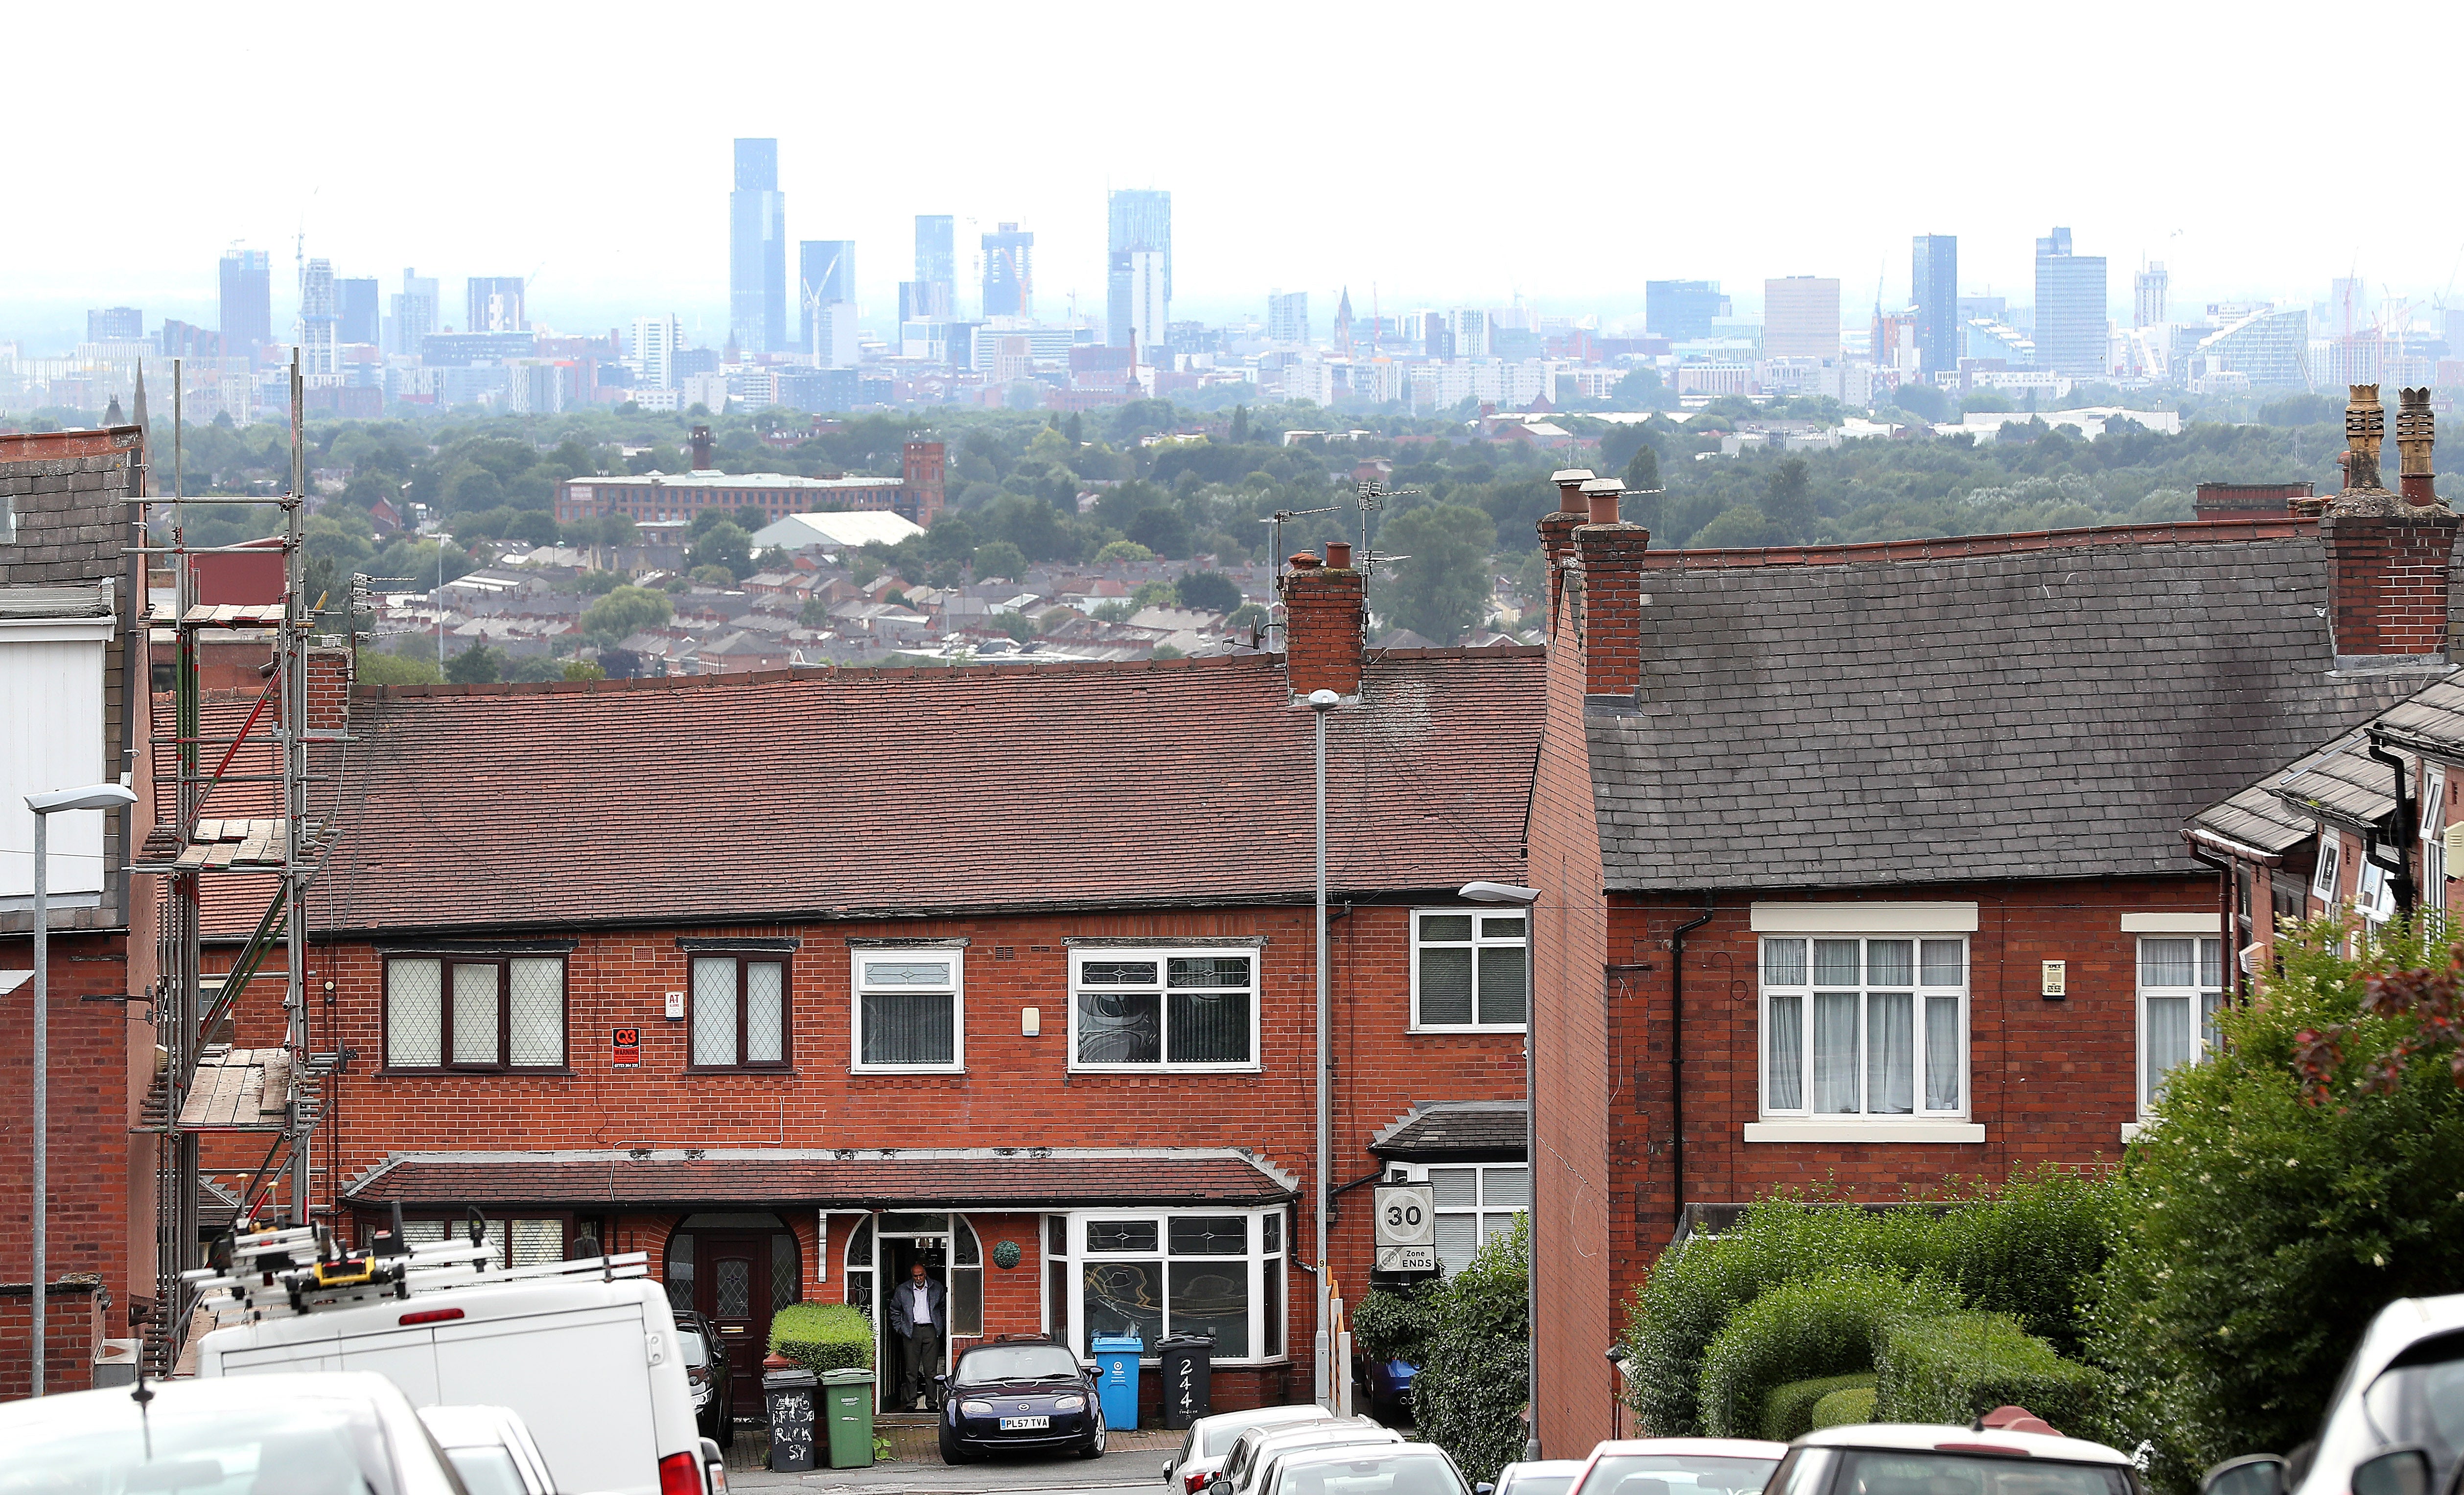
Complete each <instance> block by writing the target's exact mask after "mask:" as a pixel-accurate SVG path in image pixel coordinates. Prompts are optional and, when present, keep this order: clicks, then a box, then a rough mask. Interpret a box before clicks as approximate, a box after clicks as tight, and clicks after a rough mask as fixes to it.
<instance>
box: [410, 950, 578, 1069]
mask: <svg viewBox="0 0 2464 1495" xmlns="http://www.w3.org/2000/svg"><path fill="white" fill-rule="evenodd" d="M564 1053H565V1035H564V960H563V958H562V957H561V956H393V957H391V958H388V959H387V960H386V962H385V1064H386V1066H388V1067H390V1068H395V1069H487V1070H495V1069H561V1068H562V1067H563V1066H564Z"/></svg>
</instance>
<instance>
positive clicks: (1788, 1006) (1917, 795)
mask: <svg viewBox="0 0 2464 1495" xmlns="http://www.w3.org/2000/svg"><path fill="white" fill-rule="evenodd" d="M2422 460H2423V462H2424V463H2425V464H2426V462H2427V453H2426V449H2425V452H2424V454H2423V457H2422ZM2424 471H2425V472H2426V471H2427V468H2426V466H2425V468H2424ZM1586 478H1588V474H1585V473H1567V474H1561V491H1562V493H1563V495H1564V497H1563V500H1562V502H1561V505H1560V512H1559V513H1556V514H1553V515H1551V516H1549V517H1547V518H1544V519H1543V520H1542V521H1541V524H1540V529H1541V538H1542V542H1543V544H1544V546H1545V548H1546V549H1547V551H1548V553H1549V555H1550V557H1551V562H1552V577H1553V582H1552V588H1551V589H1552V593H1553V595H1552V598H1551V611H1550V633H1549V637H1550V644H1549V671H1548V721H1547V725H1546V728H1545V730H1544V734H1543V744H1542V750H1541V757H1540V764H1539V770H1538V773H1537V776H1536V778H1535V780H1534V785H1533V798H1532V826H1531V877H1532V885H1533V886H1535V887H1537V888H1539V889H1540V890H1542V893H1543V898H1542V902H1541V904H1540V906H1539V909H1538V912H1537V920H1538V945H1537V951H1536V965H1535V976H1536V979H1537V982H1538V999H1537V1012H1536V1019H1537V1022H1536V1031H1537V1035H1538V1037H1537V1044H1538V1049H1539V1059H1538V1062H1539V1079H1538V1083H1537V1087H1536V1093H1537V1095H1538V1097H1539V1113H1538V1117H1537V1125H1538V1132H1539V1137H1538V1155H1539V1156H1540V1157H1541V1158H1542V1159H1544V1160H1545V1161H1544V1166H1542V1167H1541V1168H1540V1169H1539V1171H1538V1173H1537V1175H1536V1176H1535V1178H1534V1180H1533V1182H1534V1186H1535V1190H1536V1196H1537V1205H1536V1210H1537V1218H1538V1220H1539V1221H1540V1223H1541V1250H1540V1270H1541V1291H1542V1304H1541V1323H1540V1345H1541V1354H1542V1362H1541V1388H1540V1397H1539V1420H1540V1428H1541V1435H1542V1440H1543V1445H1544V1449H1545V1451H1546V1452H1547V1453H1549V1454H1550V1455H1551V1456H1560V1457H1562V1456H1566V1455H1569V1454H1573V1453H1578V1452H1580V1451H1581V1450H1583V1449H1587V1448H1589V1447H1590V1446H1591V1444H1592V1442H1593V1441H1594V1440H1595V1439H1598V1438H1602V1437H1606V1436H1610V1434H1611V1432H1612V1428H1613V1426H1615V1422H1616V1414H1615V1412H1614V1408H1615V1406H1616V1400H1615V1394H1616V1387H1615V1384H1614V1380H1613V1376H1614V1370H1613V1367H1612V1366H1611V1365H1610V1363H1609V1362H1608V1361H1607V1360H1606V1359H1605V1358H1604V1357H1603V1352H1605V1351H1606V1350H1607V1348H1608V1347H1609V1346H1610V1345H1611V1344H1612V1343H1613V1342H1614V1340H1615V1338H1616V1337H1617V1334H1618V1333H1619V1332H1620V1331H1621V1330H1622V1329H1623V1326H1624V1314H1625V1306H1626V1305H1627V1304H1628V1303H1629V1302H1630V1301H1631V1297H1632V1293H1633V1289H1634V1288H1635V1287H1636V1286H1638V1285H1639V1282H1640V1280H1641V1278H1642V1277H1643V1275H1644V1273H1645V1272H1646V1271H1647V1269H1648V1268H1649V1265H1650V1264H1651V1263H1652V1262H1653V1261H1654V1260H1655V1259H1656V1258H1657V1257H1658V1256H1659V1254H1660V1253H1661V1251H1663V1250H1665V1249H1667V1248H1668V1247H1669V1246H1670V1245H1671V1243H1672V1242H1682V1241H1683V1239H1684V1238H1685V1237H1686V1236H1687V1235H1688V1234H1689V1233H1691V1232H1693V1231H1699V1230H1709V1229H1716V1228H1718V1227H1719V1226H1720V1225H1721V1224H1723V1223H1725V1222H1726V1221H1727V1220H1732V1219H1733V1218H1734V1216H1735V1213H1736V1212H1737V1211H1738V1210H1739V1209H1740V1208H1741V1207H1742V1206H1743V1205H1745V1204H1746V1203H1748V1202H1749V1201H1751V1200H1752V1199H1754V1198H1757V1197H1759V1196H1762V1195H1764V1194H1767V1193H1769V1192H1771V1190H1774V1189H1777V1188H1782V1187H1791V1188H1799V1187H1809V1186H1825V1187H1833V1188H1837V1190H1839V1191H1841V1192H1843V1193H1844V1194H1846V1195H1847V1196H1849V1197H1851V1198H1858V1199H1863V1200H1889V1199H1896V1198H1902V1197H1903V1191H1906V1190H1909V1189H1913V1188H1923V1187H1927V1186H1939V1185H1940V1184H1941V1183H1942V1182H1943V1181H1944V1179H1945V1178H1946V1177H1947V1176H1971V1177H1973V1176H1982V1177H1985V1178H1989V1179H1991V1178H1999V1177H2001V1176H2004V1175H2006V1174H2008V1173H2009V1172H2010V1171H2012V1170H2013V1169H2015V1168H2021V1167H2025V1166H2028V1165H2031V1164H2035V1163H2039V1162H2059V1163H2090V1162H2093V1161H2096V1160H2099V1159H2102V1160H2106V1161H2112V1160H2117V1159H2118V1157H2119V1154H2120V1153H2121V1150H2122V1147H2123V1142H2124V1140H2125V1138H2127V1137H2128V1136H2130V1135H2133V1134H2135V1131H2136V1128H2137V1126H2138V1124H2139V1122H2140V1120H2141V1117H2142V1112H2143V1108H2144V1106H2145V1101H2146V1098H2147V1096H2148V1094H2149V1093H2150V1088H2151V1077H2161V1074H2162V1070H2163V1067H2164V1066H2165V1065H2167V1064H2169V1063H2173V1062H2179V1061H2180V1060H2183V1059H2186V1058H2189V1057H2191V1056H2193V1055H2194V1054H2195V1052H2196V1047H2195V1043H2190V1044H2185V1041H2184V1039H2183V1036H2182V1033H2181V1015H2182V1011H2183V1010H2184V1008H2183V1004H2182V1001H2181V999H2183V998H2185V996H2186V994H2187V997H2188V1000H2189V1003H2190V1004H2191V1005H2192V1006H2195V1005H2196V1004H2197V1002H2198V1001H2200V1000H2202V994H2206V997H2205V1000H2210V1001H2212V1000H2214V994H2215V993H2216V992H2218V991H2219V990H2221V989H2222V987H2223V986H2224V983H2225V982H2226V980H2227V976H2228V973H2229V972H2230V971H2231V970H2232V969H2233V966H2234V964H2235V962H2234V961H2233V958H2232V956H2233V948H2232V946H2230V945H2228V943H2227V940H2228V937H2229V936H2230V938H2231V939H2232V940H2233V942H2234V943H2235V944H2239V943H2246V942H2247V941H2246V939H2244V938H2243V936H2242V935H2241V934H2238V933H2236V932H2234V931H2229V930H2228V929H2227V928H2226V927H2225V925H2226V919H2227V916H2228V910H2227V909H2226V907H2225V905H2224V903H2223V902H2222V900H2221V899H2220V896H2219V890H2218V882H2217V875H2216V872H2215V870H2214V868H2212V867H2211V865H2209V864H2207V863H2203V862H2202V861H2201V860H2199V859H2198V858H2197V857H2195V856H2194V855H2193V854H2192V844H2191V843H2189V842H2186V840H2185V837H2184V825H2185V823H2186V822H2188V821H2189V819H2190V818H2191V817H2192V816H2193V815H2195V814H2197V813H2198V812H2199V811H2200V810H2201V809H2202V808H2203V807H2204V806H2208V805H2211V804H2214V803H2216V802H2218V801H2221V800H2223V799H2225V798H2227V797H2228V796H2230V795H2232V794H2233V793H2234V792H2235V791H2237V790H2240V789H2242V788H2244V787H2245V786H2247V785H2249V784H2251V783H2252V782H2253V781H2254V780H2256V779H2258V778H2259V776H2260V775H2262V774H2264V773H2266V772H2267V771H2268V770H2270V769H2271V768H2273V767H2274V766H2276V765H2278V764H2282V763H2285V762H2287V761H2288V760H2290V759H2292V758H2294V757H2295V756H2296V755H2297V754H2299V753H2302V752H2304V751H2307V750H2309V749H2312V748H2314V747H2315V746H2316V745H2317V744H2319V743H2321V742H2322V741H2325V740H2327V739H2329V738H2331V737H2335V736H2336V735H2337V734H2338V733H2340V732H2343V731H2345V730H2348V729H2350V728H2353V727H2354V726H2356V725H2357V724H2359V723H2361V722H2363V721H2365V720H2367V719H2368V718H2370V717H2372V716H2373V715H2375V714H2377V713H2380V712H2382V711H2385V710H2386V709H2387V708H2388V707H2390V706H2392V705H2394V704H2395V703H2396V702H2398V701H2400V700H2403V699H2404V698H2405V697H2407V696H2409V695H2410V694H2412V693H2414V692H2416V691H2419V690H2420V689H2421V688H2422V687H2423V686H2424V685H2426V684H2428V683H2429V682H2430V681H2431V680H2433V679H2436V678H2439V677H2441V676H2443V675H2444V674H2445V673H2446V670H2447V663H2446V657H2445V652H2444V651H2445V648H2446V639H2447V636H2448V631H2449V628H2450V627H2451V626H2452V625H2451V617H2450V612H2449V598H2450V587H2449V567H2450V564H2451V555H2450V552H2451V549H2452V544H2453V536H2454V532H2455V522H2456V521H2455V518H2454V517H2453V514H2450V513H2447V512H2446V511H2444V510H2443V509H2440V510H2439V511H2438V513H2437V515H2431V514H2429V511H2427V510H2424V509H2420V508H2418V507H2417V506H2406V507H2404V508H2403V509H2401V510H2399V509H2398V508H2396V507H2394V506H2392V505H2391V504H2390V503H2384V502H2377V501H2371V502H2340V503H2339V504H2337V505H2333V506H2330V507H2328V510H2327V513H2326V516H2325V517H2323V518H2321V517H2316V515H2315V510H2316V508H2317V506H2318V502H2319V501H2316V500H2314V501H2311V502H2310V503H2309V504H2308V505H2306V507H2309V508H2311V509H2312V510H2313V511H2314V512H2313V514H2311V515H2308V516H2300V515H2292V514H2287V515H2283V516H2277V517H2255V518H2236V519H2231V520H2223V521H2209V522H2196V521H2194V522H2185V523H2173V524H2154V525H2131V526H2120V527H2113V528H2102V529H2088V530H2071V531H2057V532H2053V533H2046V534H2033V535H2002V536H1985V537H1972V538H1968V539H1942V540H1913V541H1895V542H1889V543H1881V544H1863V545H1842V546H1809V547H1802V548H1789V549H1771V550H1752V551H1705V552H1686V551H1653V550H1648V549H1646V548H1645V547H1646V541H1647V536H1646V533H1645V532H1644V531H1643V530H1642V529H1641V528H1640V527H1639V526H1637V525H1634V524H1631V523H1625V522H1621V521H1620V520H1619V518H1618V515H1617V490H1618V485H1617V484H1616V483H1614V482H1604V481H1597V480H1595V481H1591V482H1589V483H1586V482H1585V479H1586ZM2347 496H2349V495H2347ZM2379 496H2380V497H2381V498H2384V497H2385V496H2386V495H2379ZM2440 516H2443V517H2440ZM2261 917H2262V918H2263V917H2264V914H2263V913H2262V914H2261ZM2194 1025H2195V1024H2194Z"/></svg>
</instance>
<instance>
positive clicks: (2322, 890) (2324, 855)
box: [2310, 826, 2344, 908]
mask: <svg viewBox="0 0 2464 1495" xmlns="http://www.w3.org/2000/svg"><path fill="white" fill-rule="evenodd" d="M2343 863H2344V839H2343V837H2342V836H2339V835H2338V834H2336V832H2335V829H2334V828H2333V827H2332V826H2321V827H2320V830H2319V868H2318V870H2317V871H2316V872H2315V873H2313V874H2312V876H2311V878H2310V895H2311V896H2312V897H2314V898H2317V899H2318V900H2319V901H2320V902H2321V903H2323V904H2326V905H2327V906H2328V907H2329V908H2333V907H2335V904H2336V889H2337V886H2338V879H2339V878H2340V877H2342V876H2343Z"/></svg>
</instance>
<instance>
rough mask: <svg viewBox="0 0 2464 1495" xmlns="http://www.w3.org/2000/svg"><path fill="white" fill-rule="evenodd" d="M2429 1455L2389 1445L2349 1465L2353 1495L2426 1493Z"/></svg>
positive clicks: (2425, 1452) (2418, 1494) (2427, 1494)
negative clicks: (2376, 1453)
mask: <svg viewBox="0 0 2464 1495" xmlns="http://www.w3.org/2000/svg"><path fill="white" fill-rule="evenodd" d="M2430 1483H2431V1467H2430V1455H2429V1453H2428V1452H2427V1451H2426V1450H2424V1449H2421V1448H2417V1447H2408V1448H2390V1449H2388V1450H2387V1452H2386V1453H2383V1454H2378V1455H2375V1456H2373V1457H2371V1458H2368V1459H2365V1460H2363V1461H2362V1462H2360V1463H2357V1464H2355V1465H2353V1495H2430Z"/></svg>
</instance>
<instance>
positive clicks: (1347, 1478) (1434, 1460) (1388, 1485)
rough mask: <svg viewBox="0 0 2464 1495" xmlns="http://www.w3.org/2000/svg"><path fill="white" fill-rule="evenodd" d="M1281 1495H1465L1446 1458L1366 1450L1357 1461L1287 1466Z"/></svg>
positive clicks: (1279, 1479)
mask: <svg viewBox="0 0 2464 1495" xmlns="http://www.w3.org/2000/svg"><path fill="white" fill-rule="evenodd" d="M1275 1495H1465V1492H1464V1490H1463V1478H1462V1477H1461V1476H1460V1475H1458V1474H1456V1473H1455V1466H1454V1465H1453V1464H1451V1463H1448V1462H1446V1460H1445V1458H1444V1456H1443V1455H1441V1454H1431V1453H1408V1454H1398V1453H1389V1452H1387V1451H1385V1450H1383V1449H1380V1450H1377V1451H1375V1452H1369V1451H1365V1450H1364V1451H1363V1452H1362V1453H1361V1455H1360V1457H1359V1458H1357V1459H1303V1460H1296V1461H1294V1462H1290V1463H1287V1464H1286V1465H1285V1466H1284V1468H1283V1471H1282V1473H1281V1474H1280V1475H1279V1476H1278V1477H1277V1479H1276V1481H1275Z"/></svg>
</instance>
